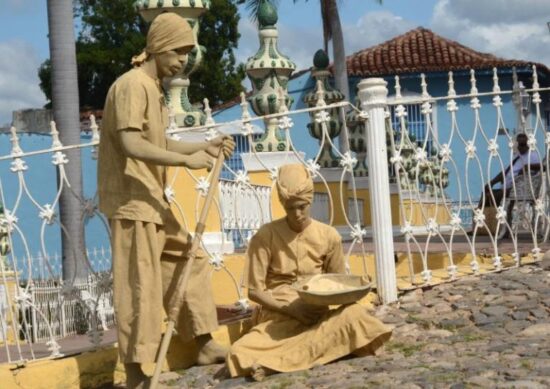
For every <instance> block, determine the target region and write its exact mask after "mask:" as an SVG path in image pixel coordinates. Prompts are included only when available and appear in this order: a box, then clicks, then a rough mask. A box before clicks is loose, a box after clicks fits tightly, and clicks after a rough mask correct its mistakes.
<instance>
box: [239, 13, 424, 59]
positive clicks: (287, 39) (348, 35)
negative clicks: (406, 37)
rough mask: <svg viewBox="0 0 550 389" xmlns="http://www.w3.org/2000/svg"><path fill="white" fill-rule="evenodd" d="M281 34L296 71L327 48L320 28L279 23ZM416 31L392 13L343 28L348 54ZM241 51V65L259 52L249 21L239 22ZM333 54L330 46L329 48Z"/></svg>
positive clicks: (372, 15)
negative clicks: (407, 32)
mask: <svg viewBox="0 0 550 389" xmlns="http://www.w3.org/2000/svg"><path fill="white" fill-rule="evenodd" d="M277 27H278V30H279V50H280V51H281V53H283V54H285V55H288V56H289V57H290V59H292V61H294V62H295V63H296V69H297V70H302V69H306V68H309V67H310V66H312V64H313V56H314V54H315V52H316V51H317V50H319V49H321V48H322V47H323V32H322V27H321V26H320V25H319V26H318V27H316V28H309V29H307V28H297V27H292V26H287V25H285V24H284V20H283V21H281V20H279V23H277ZM414 27H416V26H415V25H414V24H413V23H412V22H409V21H407V20H404V19H403V18H402V17H400V16H396V15H394V14H392V13H391V12H387V11H378V12H369V13H367V14H365V15H363V16H362V17H361V18H360V19H359V20H358V22H357V23H356V24H355V25H343V26H342V28H343V30H344V40H345V44H346V52H347V54H348V55H349V54H352V53H353V52H355V51H358V50H362V49H365V48H367V47H370V46H372V45H375V44H378V43H381V42H383V41H385V40H387V39H391V38H393V37H395V36H396V35H399V34H402V33H404V32H406V31H408V30H410V29H412V28H414ZM239 32H240V33H241V38H240V40H239V48H238V49H237V51H236V57H237V61H240V62H244V63H246V60H247V59H248V57H250V56H252V55H254V54H255V53H256V52H257V50H258V48H259V44H260V43H259V39H258V29H257V27H256V25H255V24H254V23H253V22H251V21H250V20H249V19H248V18H242V19H241V20H240V22H239ZM329 50H330V45H329Z"/></svg>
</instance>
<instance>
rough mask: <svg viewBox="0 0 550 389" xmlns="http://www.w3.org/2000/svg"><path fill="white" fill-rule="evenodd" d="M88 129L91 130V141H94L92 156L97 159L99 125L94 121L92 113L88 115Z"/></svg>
mask: <svg viewBox="0 0 550 389" xmlns="http://www.w3.org/2000/svg"><path fill="white" fill-rule="evenodd" d="M90 130H92V142H93V143H96V145H95V146H93V147H92V158H93V159H97V158H98V150H97V148H98V146H97V144H98V143H99V127H98V125H97V122H96V121H95V116H94V115H90Z"/></svg>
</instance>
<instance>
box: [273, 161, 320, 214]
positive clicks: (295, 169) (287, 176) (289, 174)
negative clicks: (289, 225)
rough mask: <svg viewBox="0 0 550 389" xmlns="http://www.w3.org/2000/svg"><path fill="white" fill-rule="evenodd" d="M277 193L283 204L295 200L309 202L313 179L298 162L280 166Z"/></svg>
mask: <svg viewBox="0 0 550 389" xmlns="http://www.w3.org/2000/svg"><path fill="white" fill-rule="evenodd" d="M277 193H278V194H279V200H280V201H281V203H282V204H283V206H284V205H286V204H287V203H288V202H291V201H296V200H303V201H307V202H308V203H310V204H311V202H312V201H313V180H312V179H311V176H310V174H309V172H308V171H307V169H306V168H305V167H304V166H303V165H300V164H290V165H283V166H281V167H280V168H279V173H278V175H277Z"/></svg>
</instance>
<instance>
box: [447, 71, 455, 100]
mask: <svg viewBox="0 0 550 389" xmlns="http://www.w3.org/2000/svg"><path fill="white" fill-rule="evenodd" d="M447 83H448V84H449V97H456V90H455V80H454V78H453V72H452V71H451V72H449V81H448V82H447Z"/></svg>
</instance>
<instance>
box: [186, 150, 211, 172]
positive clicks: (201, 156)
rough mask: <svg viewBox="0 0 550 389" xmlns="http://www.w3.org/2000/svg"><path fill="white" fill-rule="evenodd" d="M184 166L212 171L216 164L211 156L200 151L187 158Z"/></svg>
mask: <svg viewBox="0 0 550 389" xmlns="http://www.w3.org/2000/svg"><path fill="white" fill-rule="evenodd" d="M184 166H186V167H188V168H189V169H207V170H208V171H210V170H211V169H212V166H214V163H213V161H212V157H211V156H210V155H208V154H207V153H206V152H204V151H198V152H196V153H194V154H191V155H187V156H185V163H184Z"/></svg>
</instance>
